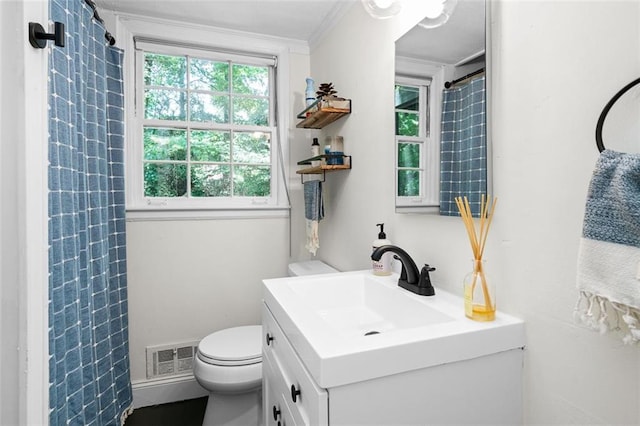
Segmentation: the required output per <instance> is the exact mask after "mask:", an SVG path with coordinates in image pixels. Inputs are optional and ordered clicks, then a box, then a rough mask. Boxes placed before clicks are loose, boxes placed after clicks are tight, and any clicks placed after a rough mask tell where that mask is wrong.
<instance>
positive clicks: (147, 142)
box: [144, 127, 187, 160]
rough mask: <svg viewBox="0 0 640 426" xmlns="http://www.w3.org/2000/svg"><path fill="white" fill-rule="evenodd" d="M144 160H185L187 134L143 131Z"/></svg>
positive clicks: (170, 130) (147, 129)
mask: <svg viewBox="0 0 640 426" xmlns="http://www.w3.org/2000/svg"><path fill="white" fill-rule="evenodd" d="M144 159H145V160H186V159H187V132H186V131H184V130H173V129H155V128H150V127H146V128H145V129H144Z"/></svg>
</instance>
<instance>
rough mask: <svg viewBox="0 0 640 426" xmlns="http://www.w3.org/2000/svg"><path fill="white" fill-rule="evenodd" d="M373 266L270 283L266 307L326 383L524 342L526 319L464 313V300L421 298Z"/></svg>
mask: <svg viewBox="0 0 640 426" xmlns="http://www.w3.org/2000/svg"><path fill="white" fill-rule="evenodd" d="M397 282H398V275H397V274H393V275H391V276H387V277H379V276H375V275H373V274H372V273H371V271H370V270H366V271H354V272H342V273H335V274H324V275H312V276H302V277H290V278H277V279H267V280H264V281H263V283H264V290H265V291H264V300H265V303H266V305H267V307H268V308H269V309H270V310H271V312H272V314H273V315H274V317H275V318H276V320H277V321H278V323H279V324H280V326H281V327H282V329H283V330H284V332H285V333H286V334H287V336H288V337H289V340H290V342H291V344H292V345H293V347H294V349H295V350H296V352H297V353H298V355H299V356H300V357H301V358H302V360H303V361H304V363H305V365H306V366H307V368H308V369H309V373H310V374H311V375H312V376H313V377H314V379H315V380H316V381H317V383H318V384H319V385H320V386H322V387H325V388H330V387H334V386H340V385H345V384H349V383H355V382H360V381H363V380H368V379H373V378H376V377H382V376H387V375H390V374H396V373H400V372H405V371H411V370H416V369H420V368H426V367H430V366H435V365H440V364H446V363H451V362H456V361H461V360H465V359H471V358H476V357H480V356H484V355H489V354H493V353H498V352H501V351H506V350H510V349H514V348H519V347H524V343H525V339H524V324H523V322H522V321H521V320H519V319H517V318H514V317H512V316H509V315H506V314H504V313H501V312H497V313H496V319H495V321H491V322H476V321H473V320H470V319H468V318H466V317H465V316H464V306H463V300H462V298H460V297H458V296H454V295H452V294H450V293H447V292H445V291H443V290H440V289H438V288H436V295H435V296H418V295H415V294H413V293H411V292H409V291H407V290H405V289H402V288H400V287H398V285H397Z"/></svg>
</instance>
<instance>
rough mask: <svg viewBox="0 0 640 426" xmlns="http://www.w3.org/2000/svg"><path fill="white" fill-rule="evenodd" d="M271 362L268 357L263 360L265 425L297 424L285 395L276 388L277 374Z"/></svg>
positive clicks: (293, 425) (291, 425) (290, 425)
mask: <svg viewBox="0 0 640 426" xmlns="http://www.w3.org/2000/svg"><path fill="white" fill-rule="evenodd" d="M271 364H272V363H271V361H269V360H268V359H267V358H264V359H263V361H262V374H263V377H264V383H263V389H262V392H263V406H264V413H263V416H264V417H263V418H264V426H295V425H296V422H295V421H294V420H293V416H292V414H291V410H290V409H289V406H288V404H287V400H286V398H285V395H283V394H282V392H278V390H277V389H276V383H277V379H276V376H277V375H276V373H275V372H274V369H273V367H272V365H271Z"/></svg>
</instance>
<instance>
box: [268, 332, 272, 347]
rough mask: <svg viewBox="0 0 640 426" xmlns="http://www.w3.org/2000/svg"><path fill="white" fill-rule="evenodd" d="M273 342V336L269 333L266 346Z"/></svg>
mask: <svg viewBox="0 0 640 426" xmlns="http://www.w3.org/2000/svg"><path fill="white" fill-rule="evenodd" d="M272 340H273V336H272V335H271V334H269V333H267V346H269V345H270V344H271V341H272Z"/></svg>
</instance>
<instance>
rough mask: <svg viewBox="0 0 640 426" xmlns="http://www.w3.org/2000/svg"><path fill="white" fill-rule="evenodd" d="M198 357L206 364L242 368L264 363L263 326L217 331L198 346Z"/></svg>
mask: <svg viewBox="0 0 640 426" xmlns="http://www.w3.org/2000/svg"><path fill="white" fill-rule="evenodd" d="M197 357H198V358H199V359H200V360H201V361H202V362H204V363H207V364H211V365H220V366H242V365H251V364H256V363H260V362H262V326H260V325H249V326H243V327H233V328H227V329H225V330H220V331H216V332H215V333H212V334H210V335H208V336H207V337H205V338H204V339H202V340H201V341H200V343H199V344H198V353H197Z"/></svg>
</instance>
